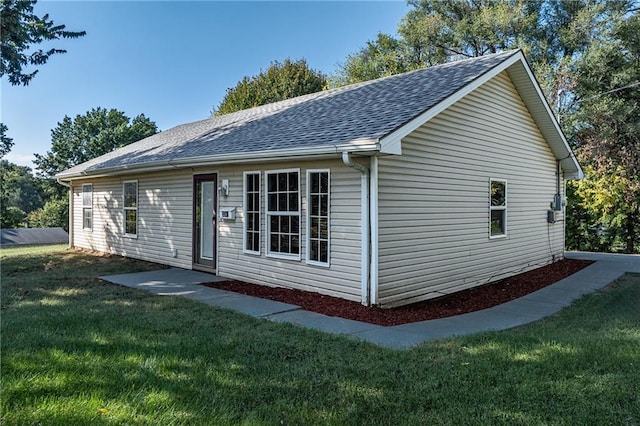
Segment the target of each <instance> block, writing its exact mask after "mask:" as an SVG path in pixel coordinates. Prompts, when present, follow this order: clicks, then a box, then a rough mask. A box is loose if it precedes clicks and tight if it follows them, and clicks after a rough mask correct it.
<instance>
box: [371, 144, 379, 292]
mask: <svg viewBox="0 0 640 426" xmlns="http://www.w3.org/2000/svg"><path fill="white" fill-rule="evenodd" d="M369 229H370V230H371V236H370V241H371V264H370V265H369V280H370V284H369V287H370V288H369V295H370V296H369V302H370V303H371V304H372V305H377V304H378V156H377V155H375V156H373V157H371V171H370V176H369Z"/></svg>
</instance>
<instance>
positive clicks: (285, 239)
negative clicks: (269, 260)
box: [266, 169, 300, 260]
mask: <svg viewBox="0 0 640 426" xmlns="http://www.w3.org/2000/svg"><path fill="white" fill-rule="evenodd" d="M266 187H267V191H266V203H267V244H266V245H267V255H268V256H269V255H270V256H273V257H282V258H287V259H298V260H299V259H300V172H299V170H298V169H296V170H279V171H274V172H266Z"/></svg>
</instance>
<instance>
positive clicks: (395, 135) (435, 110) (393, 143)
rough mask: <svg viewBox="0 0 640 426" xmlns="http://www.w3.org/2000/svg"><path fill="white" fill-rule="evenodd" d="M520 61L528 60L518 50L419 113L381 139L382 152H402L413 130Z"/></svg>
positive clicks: (398, 153)
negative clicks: (403, 141) (404, 141)
mask: <svg viewBox="0 0 640 426" xmlns="http://www.w3.org/2000/svg"><path fill="white" fill-rule="evenodd" d="M518 61H523V62H526V61H525V59H524V55H523V54H522V52H517V53H515V54H514V55H513V56H511V57H509V58H508V59H506V60H505V61H504V62H502V63H501V64H500V65H498V66H496V67H495V68H493V69H491V70H489V71H487V72H486V73H485V74H483V75H482V76H480V77H478V78H476V79H475V80H473V81H472V82H471V83H469V84H467V85H466V86H464V87H463V88H461V89H460V90H458V91H457V92H455V93H453V94H452V95H451V96H449V97H448V98H446V99H443V100H442V101H440V103H438V104H437V105H435V106H434V107H432V108H429V109H428V110H427V111H425V112H423V113H422V114H420V115H418V116H417V117H415V118H414V119H412V120H411V121H409V122H408V123H406V124H404V125H403V126H402V127H400V128H398V129H396V130H395V131H393V132H392V133H390V134H388V135H387V136H385V137H383V138H382V139H380V152H381V153H383V154H397V155H400V154H402V146H401V145H402V144H401V142H402V139H403V138H404V137H406V136H407V135H409V134H410V133H411V132H413V131H414V130H416V129H417V128H419V127H420V126H422V125H424V124H425V123H427V122H428V121H429V120H431V119H432V118H433V117H435V116H437V115H438V114H440V113H441V112H442V111H444V110H445V109H447V108H449V107H450V106H451V105H453V104H454V103H456V102H458V101H459V100H460V99H462V98H463V97H465V96H467V95H468V94H469V93H471V92H473V91H474V90H476V89H477V88H478V87H480V86H482V85H483V84H485V83H486V82H487V81H489V80H491V79H492V78H493V77H495V76H496V75H498V74H500V73H501V72H502V71H504V70H506V69H507V68H509V67H510V66H512V65H513V64H514V63H516V62H518Z"/></svg>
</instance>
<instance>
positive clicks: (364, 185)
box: [342, 151, 371, 306]
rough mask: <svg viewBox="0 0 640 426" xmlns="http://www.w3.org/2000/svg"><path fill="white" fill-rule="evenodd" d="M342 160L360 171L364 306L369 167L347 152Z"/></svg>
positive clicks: (363, 299)
mask: <svg viewBox="0 0 640 426" xmlns="http://www.w3.org/2000/svg"><path fill="white" fill-rule="evenodd" d="M342 162H343V163H344V164H345V165H347V166H349V167H351V168H353V169H356V170H358V171H359V172H360V173H361V179H360V206H361V207H360V211H361V219H360V224H361V229H360V235H361V246H362V256H361V264H360V277H361V278H360V294H361V303H362V304H363V305H365V306H369V305H370V304H371V300H370V297H369V292H370V289H369V262H370V260H369V169H367V168H366V167H365V166H363V165H362V164H360V163H356V162H354V161H353V160H352V159H351V154H350V153H348V152H346V151H345V152H343V153H342Z"/></svg>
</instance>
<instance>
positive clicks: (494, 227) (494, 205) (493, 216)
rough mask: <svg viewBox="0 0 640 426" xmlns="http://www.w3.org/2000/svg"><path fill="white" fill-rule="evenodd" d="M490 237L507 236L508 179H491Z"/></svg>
mask: <svg viewBox="0 0 640 426" xmlns="http://www.w3.org/2000/svg"><path fill="white" fill-rule="evenodd" d="M489 198H490V206H489V214H490V220H489V237H490V238H499V237H506V236H507V181H506V180H499V179H490V180H489Z"/></svg>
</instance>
